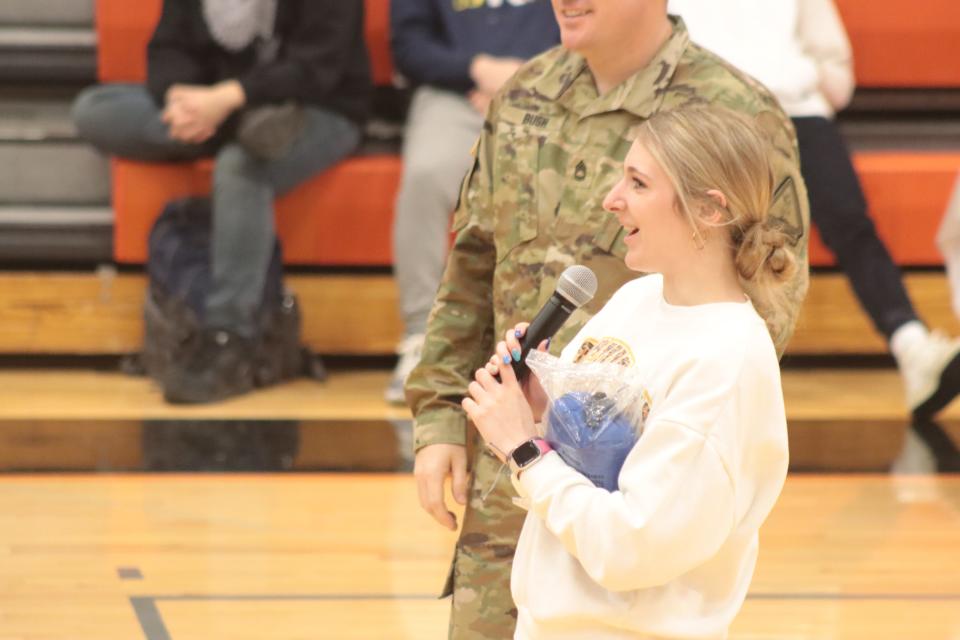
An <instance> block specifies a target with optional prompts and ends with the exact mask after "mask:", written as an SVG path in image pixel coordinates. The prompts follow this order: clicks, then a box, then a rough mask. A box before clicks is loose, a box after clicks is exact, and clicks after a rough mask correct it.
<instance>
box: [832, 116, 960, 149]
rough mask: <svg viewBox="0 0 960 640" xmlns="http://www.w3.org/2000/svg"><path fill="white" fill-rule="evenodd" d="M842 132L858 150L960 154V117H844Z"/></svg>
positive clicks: (841, 124) (841, 126) (841, 122)
mask: <svg viewBox="0 0 960 640" xmlns="http://www.w3.org/2000/svg"><path fill="white" fill-rule="evenodd" d="M840 130H841V131H842V132H843V136H844V138H845V139H846V140H847V143H848V144H849V145H850V147H851V148H852V149H854V150H856V151H875V150H899V151H957V150H960V120H958V119H957V118H945V117H937V118H930V117H925V118H913V119H911V118H903V117H901V118H896V119H894V118H889V117H871V118H841V120H840Z"/></svg>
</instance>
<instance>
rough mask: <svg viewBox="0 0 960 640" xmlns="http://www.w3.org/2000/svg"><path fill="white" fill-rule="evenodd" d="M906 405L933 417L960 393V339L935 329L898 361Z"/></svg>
mask: <svg viewBox="0 0 960 640" xmlns="http://www.w3.org/2000/svg"><path fill="white" fill-rule="evenodd" d="M899 365H900V375H901V376H902V377H903V386H904V388H905V390H906V398H907V407H908V408H909V409H910V413H911V414H913V416H914V417H915V418H931V417H933V416H934V415H935V414H936V413H937V412H938V411H940V410H941V409H943V408H944V407H945V406H947V405H948V404H950V402H951V401H952V400H953V399H954V398H955V397H956V396H957V394H958V393H960V339H956V338H948V337H946V336H945V335H943V334H941V333H938V332H936V331H933V332H931V333H929V334H928V335H927V336H926V338H925V339H923V340H922V341H920V342H918V343H917V345H916V346H914V347H913V348H912V349H911V350H910V351H909V352H908V353H906V354H904V356H903V357H902V358H901V359H900V361H899Z"/></svg>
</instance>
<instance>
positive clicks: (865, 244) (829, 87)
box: [668, 0, 960, 471]
mask: <svg viewBox="0 0 960 640" xmlns="http://www.w3.org/2000/svg"><path fill="white" fill-rule="evenodd" d="M668 10H669V11H670V13H673V14H676V15H679V16H681V17H682V18H683V20H684V22H686V24H687V28H689V29H690V36H691V38H693V40H694V41H695V42H696V43H697V44H699V45H701V46H704V47H706V48H707V49H710V50H711V51H713V52H714V53H716V54H718V55H719V56H721V57H722V58H724V59H726V60H727V61H728V62H730V63H731V64H733V65H734V66H736V67H738V68H740V69H741V70H743V71H745V72H747V73H748V74H750V75H752V76H753V77H754V78H756V79H757V80H759V81H760V82H761V83H763V84H765V85H766V86H767V87H768V88H769V89H770V90H771V91H772V92H773V94H774V95H775V96H776V97H777V100H778V101H779V102H780V104H781V105H782V106H783V109H784V111H786V112H787V114H788V115H790V117H791V118H792V120H793V124H794V127H795V128H796V130H797V141H798V143H799V146H800V172H801V173H802V174H803V180H804V182H805V183H806V185H807V192H808V195H809V198H810V219H811V221H812V222H813V224H814V225H816V227H817V228H818V229H819V231H820V235H821V237H822V238H823V241H824V243H826V245H827V246H828V247H829V248H830V249H831V251H833V253H834V255H835V256H836V258H837V262H838V263H839V265H840V267H841V268H842V269H843V270H844V272H845V273H846V274H847V277H848V278H849V280H850V284H851V285H852V287H853V290H854V292H855V293H856V294H857V297H858V299H859V300H860V303H861V305H862V306H863V308H864V310H865V311H866V312H867V314H868V315H869V316H870V318H871V319H872V321H873V323H874V325H875V326H876V328H877V330H878V331H880V333H882V334H883V335H884V337H885V338H886V339H887V341H888V343H889V345H890V350H891V352H892V354H893V356H894V358H895V359H896V362H897V366H898V368H899V370H900V374H901V377H902V379H903V384H904V389H905V392H906V402H907V408H908V409H909V411H910V413H911V414H912V417H913V418H914V423H915V424H914V429H912V430H911V431H910V433H909V435H908V438H907V440H906V446H905V448H904V450H903V451H902V452H901V454H900V456H898V459H897V461H896V462H895V463H894V470H898V471H921V470H922V471H936V470H937V469H936V468H931V466H932V465H931V463H930V460H932V459H930V458H929V454H927V452H925V451H924V448H925V447H924V445H923V444H922V442H923V441H924V440H927V441H928V442H927V446H928V447H929V448H930V449H931V450H932V453H933V454H934V455H936V456H937V457H938V458H939V460H938V461H939V463H940V467H941V470H955V471H956V470H960V467H958V468H947V467H944V466H943V465H944V464H950V461H951V460H952V461H954V462H953V464H954V465H955V464H956V462H955V461H956V460H960V455H957V449H956V447H952V449H953V450H952V451H949V450H946V449H945V448H944V446H943V445H942V444H940V443H949V442H950V440H949V438H947V437H945V436H944V437H936V434H934V437H932V438H931V437H930V436H929V435H927V434H928V433H929V432H930V431H931V429H932V430H933V431H934V432H936V431H938V430H939V427H935V426H933V425H931V423H930V420H929V419H930V418H932V417H933V416H934V415H936V414H937V413H938V412H939V411H940V410H941V409H943V408H944V407H945V406H946V405H947V404H949V403H950V402H951V401H952V400H953V399H954V398H955V397H956V396H957V395H958V394H960V340H958V339H948V338H947V337H945V336H944V335H942V334H940V333H939V332H936V331H930V330H928V329H927V327H926V326H925V325H924V324H923V322H921V321H920V319H919V317H918V315H917V312H916V310H915V309H914V307H913V304H912V303H911V301H910V297H909V295H908V294H907V291H906V289H905V287H904V285H903V279H902V276H901V273H900V270H899V268H898V267H897V265H896V264H895V263H894V262H893V259H892V258H891V257H890V254H889V252H888V251H887V248H886V247H885V246H884V244H883V241H882V240H880V238H879V237H878V236H877V231H876V228H875V227H874V225H873V221H872V220H870V217H869V216H868V214H867V202H866V199H865V198H864V194H863V190H862V188H861V186H860V182H859V179H858V178H857V174H856V171H855V169H854V167H853V164H852V163H851V161H850V153H849V151H848V150H847V147H846V144H845V143H844V141H843V138H842V137H841V135H840V132H839V130H838V128H837V126H836V124H835V123H834V121H833V116H834V114H835V112H837V111H839V110H841V109H843V108H844V107H846V106H847V104H848V103H849V102H850V99H851V97H852V95H853V89H854V75H853V56H852V53H851V49H850V42H849V41H848V39H847V34H846V31H845V30H844V27H843V23H842V21H841V19H840V16H839V14H838V12H837V9H836V7H835V6H834V4H833V0H777V1H776V2H770V1H769V0H724V1H723V2H717V0H670V2H669V4H668ZM958 226H960V225H958ZM945 235H946V234H944V233H942V234H941V245H943V242H942V238H943V237H944V236H945ZM958 236H960V234H958ZM958 246H960V243H958ZM945 253H947V255H950V252H949V251H947V252H945ZM956 253H957V254H958V255H960V251H957V252H956ZM949 262H950V261H949V260H948V264H949ZM957 263H958V264H960V260H958V261H957ZM954 271H960V269H955V270H954ZM955 279H956V280H957V282H960V276H955ZM958 304H960V303H958ZM918 425H919V427H918ZM948 448H949V446H948Z"/></svg>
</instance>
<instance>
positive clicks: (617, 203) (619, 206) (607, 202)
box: [603, 184, 623, 213]
mask: <svg viewBox="0 0 960 640" xmlns="http://www.w3.org/2000/svg"><path fill="white" fill-rule="evenodd" d="M619 187H620V185H619V184H618V185H617V186H615V187H614V188H613V189H611V190H610V193H608V194H607V197H606V198H604V199H603V208H604V210H605V211H609V212H610V213H616V212H618V211H623V198H621V197H620V193H619V192H620V189H619Z"/></svg>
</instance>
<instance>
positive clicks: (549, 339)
mask: <svg viewBox="0 0 960 640" xmlns="http://www.w3.org/2000/svg"><path fill="white" fill-rule="evenodd" d="M552 339H553V338H547V349H549V348H550V341H551V340H552Z"/></svg>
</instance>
